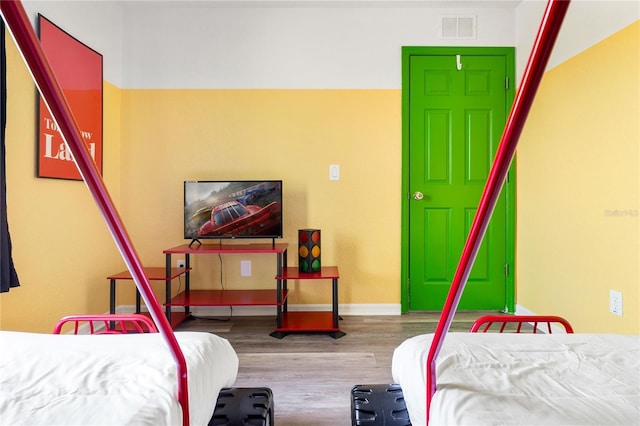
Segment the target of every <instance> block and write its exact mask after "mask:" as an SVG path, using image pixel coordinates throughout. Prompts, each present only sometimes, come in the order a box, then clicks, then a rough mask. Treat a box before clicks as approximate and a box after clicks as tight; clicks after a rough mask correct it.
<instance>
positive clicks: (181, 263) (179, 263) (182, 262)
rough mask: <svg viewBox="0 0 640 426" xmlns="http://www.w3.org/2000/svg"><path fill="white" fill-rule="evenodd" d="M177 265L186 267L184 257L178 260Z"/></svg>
mask: <svg viewBox="0 0 640 426" xmlns="http://www.w3.org/2000/svg"><path fill="white" fill-rule="evenodd" d="M176 266H177V267H178V268H184V260H182V259H179V260H176Z"/></svg>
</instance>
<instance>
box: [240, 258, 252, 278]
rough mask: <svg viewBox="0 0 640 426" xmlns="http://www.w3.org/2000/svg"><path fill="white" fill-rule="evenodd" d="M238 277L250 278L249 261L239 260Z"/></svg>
mask: <svg viewBox="0 0 640 426" xmlns="http://www.w3.org/2000/svg"><path fill="white" fill-rule="evenodd" d="M240 276H241V277H250V276H251V261H250V260H241V261H240Z"/></svg>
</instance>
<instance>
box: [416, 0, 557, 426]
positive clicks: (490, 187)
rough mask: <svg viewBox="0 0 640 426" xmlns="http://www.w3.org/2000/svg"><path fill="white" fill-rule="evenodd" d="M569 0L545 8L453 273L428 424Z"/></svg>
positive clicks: (437, 341) (435, 347)
mask: <svg viewBox="0 0 640 426" xmlns="http://www.w3.org/2000/svg"><path fill="white" fill-rule="evenodd" d="M569 3H570V0H557V1H556V0H549V2H548V3H547V7H546V9H545V12H544V15H543V16H542V21H541V23H540V27H539V28H538V34H537V37H536V40H535V43H534V45H533V48H532V50H531V54H530V56H529V61H528V63H527V67H526V68H525V72H524V74H523V77H522V82H521V84H520V87H519V89H518V92H517V94H516V98H515V101H514V103H513V106H512V108H511V112H510V113H509V118H508V119H507V124H506V126H505V129H504V132H503V134H502V138H501V140H500V144H499V145H498V150H497V152H496V156H495V158H494V161H493V164H492V166H491V170H490V171H489V177H488V178H487V183H486V184H485V187H484V191H483V193H482V196H481V198H480V203H479V204H478V210H477V213H476V216H475V217H474V219H473V223H472V225H471V229H470V231H469V235H468V237H467V241H466V243H465V246H464V249H463V251H462V255H461V257H460V261H459V263H458V267H457V269H456V272H455V274H454V276H453V281H452V282H451V287H450V289H449V294H448V296H447V300H446V301H445V304H444V307H443V309H442V314H441V315H440V320H439V321H438V326H437V328H436V331H435V334H434V337H433V341H432V344H431V347H430V349H429V354H428V356H427V365H426V376H427V377H426V381H427V383H426V385H427V401H426V403H427V419H426V420H427V424H428V423H429V409H430V408H431V399H432V397H433V394H434V393H435V391H436V369H435V361H436V358H437V357H438V353H439V352H440V348H441V347H442V343H443V341H444V336H445V335H446V333H447V332H448V331H449V328H450V326H451V322H452V321H453V316H454V314H455V312H456V309H457V307H458V302H459V301H460V297H461V296H462V292H463V290H464V286H465V285H466V283H467V279H468V277H469V273H470V271H471V268H472V266H473V262H474V261H475V258H476V255H477V253H478V249H479V248H480V244H481V243H482V239H483V237H484V234H485V232H486V230H487V226H488V225H489V220H490V219H491V214H492V213H493V210H494V207H495V205H496V202H497V200H498V196H499V195H500V190H501V189H502V185H503V183H504V180H505V178H506V176H507V172H508V170H509V166H510V164H511V161H512V160H513V156H514V154H515V151H516V146H517V144H518V139H519V137H520V134H521V133H522V129H523V128H524V124H525V121H526V119H527V115H528V114H529V111H530V110H531V105H532V104H533V99H534V97H535V94H536V92H537V90H538V87H539V86H540V81H541V80H542V76H543V74H544V70H545V67H546V66H547V62H548V61H549V57H550V56H551V51H552V50H553V45H554V43H555V41H556V38H557V37H558V33H559V32H560V27H561V26H562V21H563V20H564V16H565V15H566V12H567V9H568V7H569Z"/></svg>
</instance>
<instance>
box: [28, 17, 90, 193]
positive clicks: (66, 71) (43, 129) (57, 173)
mask: <svg viewBox="0 0 640 426" xmlns="http://www.w3.org/2000/svg"><path fill="white" fill-rule="evenodd" d="M38 28H39V35H40V44H41V45H42V50H43V51H44V53H45V55H46V56H47V60H48V61H49V65H50V66H51V69H52V70H53V73H54V74H55V76H56V79H57V80H58V84H59V85H60V88H61V89H62V92H63V94H64V96H65V98H66V99H67V102H68V103H69V108H70V109H71V112H72V114H73V116H74V118H75V121H76V123H77V124H78V127H79V129H80V132H81V134H82V140H83V141H84V142H85V143H86V145H87V148H88V149H89V152H90V154H91V156H92V157H93V161H94V162H95V164H96V166H97V167H98V171H99V172H100V175H102V55H101V54H99V53H98V52H96V51H95V50H93V49H91V48H90V47H88V46H86V45H85V44H83V43H81V42H80V41H78V40H77V39H75V38H74V37H72V36H71V35H69V34H67V33H66V32H65V31H64V30H62V29H61V28H59V27H58V26H56V25H55V24H53V23H52V22H51V21H49V20H48V19H47V18H45V17H44V16H42V15H40V14H38ZM38 97H39V99H38V104H39V106H38V108H39V114H38V177H43V178H57V179H72V180H82V177H81V176H80V172H79V171H78V167H77V166H76V163H75V161H74V159H73V155H72V154H71V151H70V150H69V148H68V147H67V145H66V143H65V142H64V140H63V138H62V134H61V133H60V131H59V129H58V126H57V125H56V123H55V121H54V120H53V118H52V117H51V113H50V112H49V109H48V108H47V106H46V105H45V103H44V100H43V99H42V96H38Z"/></svg>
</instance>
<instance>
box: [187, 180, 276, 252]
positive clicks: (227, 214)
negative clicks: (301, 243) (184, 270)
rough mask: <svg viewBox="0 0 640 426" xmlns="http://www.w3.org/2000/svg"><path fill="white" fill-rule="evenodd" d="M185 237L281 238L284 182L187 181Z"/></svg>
mask: <svg viewBox="0 0 640 426" xmlns="http://www.w3.org/2000/svg"><path fill="white" fill-rule="evenodd" d="M184 238H185V239H194V240H195V239H203V238H282V181H281V180H268V181H265V180H263V181H237V180H235V181H185V182H184Z"/></svg>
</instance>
